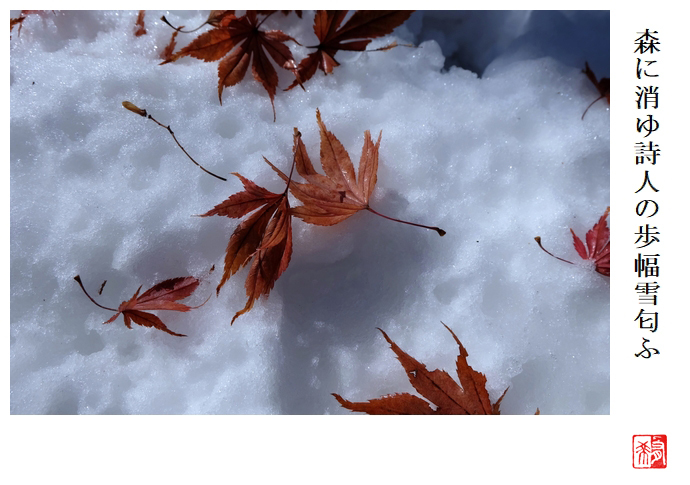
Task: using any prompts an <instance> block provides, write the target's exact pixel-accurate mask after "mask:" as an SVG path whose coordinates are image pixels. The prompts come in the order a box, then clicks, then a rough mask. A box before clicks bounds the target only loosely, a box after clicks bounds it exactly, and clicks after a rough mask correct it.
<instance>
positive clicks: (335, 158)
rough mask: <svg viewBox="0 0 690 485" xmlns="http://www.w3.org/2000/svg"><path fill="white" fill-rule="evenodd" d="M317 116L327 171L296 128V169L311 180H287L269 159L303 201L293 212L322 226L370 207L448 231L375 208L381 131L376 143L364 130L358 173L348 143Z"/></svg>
mask: <svg viewBox="0 0 690 485" xmlns="http://www.w3.org/2000/svg"><path fill="white" fill-rule="evenodd" d="M316 120H317V122H318V124H319V130H320V133H321V152H320V154H321V166H322V167H323V170H324V172H325V174H326V175H322V174H320V173H318V172H317V171H316V170H315V169H314V166H313V165H312V163H311V160H310V159H309V155H308V154H307V150H306V147H305V146H304V143H303V142H302V135H301V133H300V132H299V131H298V130H297V128H295V133H294V137H293V138H294V148H293V151H294V153H295V167H296V169H297V173H298V174H300V175H301V176H302V177H304V178H305V179H306V180H307V181H308V182H309V183H306V184H305V183H299V182H295V181H290V182H288V177H287V176H286V175H285V174H284V173H283V172H281V171H280V170H279V169H278V168H276V167H275V166H274V165H273V164H272V163H271V162H269V161H268V160H266V162H267V163H268V164H269V165H270V166H271V167H272V168H273V170H275V172H276V173H277V174H278V175H279V176H280V177H281V178H282V179H283V180H285V181H286V182H288V184H289V187H290V191H291V192H292V195H294V196H295V197H296V198H297V199H299V200H300V202H302V204H304V205H302V206H298V207H295V208H293V209H292V210H291V213H292V215H295V216H297V217H299V218H300V219H302V220H303V221H304V222H308V223H310V224H316V225H321V226H331V225H333V224H337V223H339V222H342V221H344V220H345V219H347V218H348V217H350V216H352V215H353V214H356V213H357V212H359V211H361V210H368V211H369V212H372V213H374V214H376V215H378V216H381V217H384V218H386V219H390V220H393V221H396V222H402V223H404V224H410V225H412V226H417V227H423V228H425V229H433V230H434V231H436V232H438V234H439V235H441V236H443V235H444V234H445V233H446V232H445V231H444V230H443V229H440V228H438V227H430V226H424V225H422V224H416V223H413V222H407V221H401V220H399V219H395V218H392V217H388V216H386V215H383V214H381V213H379V212H376V211H375V210H374V209H372V208H371V207H370V206H369V198H370V197H371V194H372V193H373V191H374V188H375V186H376V173H377V171H378V166H379V145H380V143H381V133H379V137H378V140H377V141H376V143H375V144H374V142H373V141H372V139H371V134H370V133H369V130H367V131H365V132H364V146H363V147H362V156H361V158H360V160H359V170H358V176H357V177H356V176H355V169H354V166H353V165H352V161H351V160H350V156H349V155H348V153H347V151H346V150H345V147H343V145H342V143H340V141H339V140H338V139H337V138H336V137H335V135H334V134H333V133H331V132H330V131H328V130H327V129H326V125H325V124H324V123H323V121H322V120H321V113H320V112H319V110H318V109H317V110H316Z"/></svg>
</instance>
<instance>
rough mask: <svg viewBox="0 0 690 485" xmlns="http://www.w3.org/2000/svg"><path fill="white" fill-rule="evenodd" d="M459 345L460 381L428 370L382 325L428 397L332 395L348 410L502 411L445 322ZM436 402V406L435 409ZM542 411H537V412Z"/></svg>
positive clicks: (409, 373)
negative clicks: (359, 399)
mask: <svg viewBox="0 0 690 485" xmlns="http://www.w3.org/2000/svg"><path fill="white" fill-rule="evenodd" d="M443 325H444V326H445V327H446V328H447V329H448V331H449V332H450V333H451V335H452V336H453V338H454V339H455V341H456V342H457V344H458V347H459V349H460V353H459V355H458V359H457V362H456V372H457V374H458V379H459V380H460V384H459V385H458V383H457V382H455V381H454V380H453V378H452V377H451V376H450V375H449V374H448V373H447V372H446V371H443V370H438V369H436V370H433V371H429V370H427V368H426V366H425V365H424V364H422V363H421V362H419V361H418V360H416V359H414V358H413V357H411V356H410V355H409V354H407V353H406V352H404V351H403V350H402V349H400V347H398V346H397V345H396V344H395V342H393V341H392V340H391V339H390V338H389V337H388V335H386V332H384V331H383V330H381V329H380V328H379V331H380V332H381V333H382V334H383V337H384V338H385V339H386V341H387V342H388V343H389V344H390V346H391V349H392V350H393V352H395V355H396V356H397V357H398V360H399V361H400V363H401V364H402V366H403V368H404V369H405V372H406V373H407V377H408V379H409V380H410V383H411V384H412V386H413V387H414V388H415V390H416V391H417V392H418V393H419V394H421V395H422V396H424V398H426V399H427V400H428V402H427V401H425V400H424V399H422V398H420V397H417V396H415V395H413V394H408V393H400V394H391V395H387V396H383V397H380V398H378V399H370V400H369V401H367V402H351V401H348V400H346V399H343V398H342V397H340V396H339V395H338V394H333V396H334V397H335V398H336V400H337V401H338V402H339V403H340V405H341V406H343V407H344V408H345V409H349V410H350V411H357V412H363V413H367V414H500V410H499V407H500V405H501V400H502V399H503V396H505V394H506V392H507V391H508V389H506V390H505V391H503V394H502V395H501V397H500V398H498V401H496V402H495V403H494V404H491V400H490V399H489V393H488V392H487V390H486V377H485V376H484V374H482V373H481V372H477V371H475V370H474V369H472V367H470V365H469V364H468V363H467V355H468V354H467V351H466V350H465V347H463V345H462V344H461V343H460V340H459V339H458V337H457V336H456V335H455V333H453V331H452V330H451V329H450V328H449V327H448V326H447V325H446V324H445V323H444V324H443ZM429 403H431V404H433V405H434V406H435V408H432V407H431V405H430V404H429ZM538 413H539V410H537V414H538Z"/></svg>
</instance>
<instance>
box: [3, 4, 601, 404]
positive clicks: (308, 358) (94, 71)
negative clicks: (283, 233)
mask: <svg viewBox="0 0 690 485" xmlns="http://www.w3.org/2000/svg"><path fill="white" fill-rule="evenodd" d="M162 14H165V15H166V16H167V18H168V19H170V21H171V22H172V23H174V24H176V25H181V24H182V25H185V26H187V28H191V27H194V26H197V25H199V24H201V23H202V22H203V21H204V20H205V17H206V15H207V12H154V11H150V12H147V14H146V28H147V30H148V33H147V35H144V36H141V37H135V36H134V35H133V31H134V22H135V19H136V12H88V11H72V12H56V13H55V14H52V13H49V14H42V15H31V16H29V17H28V18H27V19H26V21H25V22H24V24H23V28H22V32H21V35H19V36H18V35H16V30H15V33H13V35H12V39H11V41H10V104H11V113H10V120H11V126H10V133H11V138H10V144H11V146H10V164H11V171H10V172H11V263H10V268H11V309H10V313H11V327H10V331H11V337H10V342H11V343H10V345H11V347H10V356H11V357H10V362H11V371H10V412H11V413H13V414H74V413H80V414H97V413H115V414H123V413H124V414H167V413H192V414H193V413H218V414H266V413H275V414H324V413H332V414H349V411H346V410H344V409H342V408H341V407H340V406H339V405H338V403H337V402H336V401H335V399H334V398H333V397H332V396H331V393H338V394H340V395H341V396H343V397H344V398H346V399H349V400H354V401H357V400H360V401H361V400H366V399H372V398H376V397H379V396H382V395H384V394H387V393H393V392H414V390H413V389H412V387H411V385H410V384H409V381H408V380H407V377H406V375H405V372H404V370H403V369H402V367H401V366H400V364H399V362H398V361H397V359H396V358H395V355H394V354H393V352H392V351H391V350H390V348H389V346H388V345H387V343H386V342H385V340H384V339H383V337H382V336H381V334H380V333H379V332H378V330H376V328H377V327H379V328H381V329H383V330H385V331H386V332H387V334H388V335H389V336H390V337H391V339H393V340H394V341H395V342H396V343H397V344H398V345H399V346H400V347H401V348H402V349H403V350H405V351H407V352H408V353H410V354H411V355H412V356H414V357H415V358H417V359H418V360H420V361H422V362H424V363H426V364H427V366H428V368H429V369H434V368H443V369H446V370H448V371H449V372H450V373H451V374H454V368H455V358H456V356H457V351H458V349H457V345H456V344H455V342H454V341H453V339H452V337H451V335H450V334H449V333H448V331H447V330H446V329H445V328H444V327H443V325H442V324H441V321H443V322H444V323H445V324H446V325H448V326H449V327H450V328H452V329H453V330H454V332H455V333H456V334H457V336H458V337H459V338H460V340H461V341H462V342H463V344H464V346H465V347H466V349H467V350H468V352H469V359H468V360H469V363H470V365H472V366H473V367H474V368H475V369H476V370H479V371H481V372H483V373H485V374H486V377H487V380H488V385H487V388H488V389H489V392H490V394H491V397H492V399H493V400H495V399H497V398H498V397H499V396H500V395H501V393H502V392H503V390H504V389H505V388H506V387H508V386H510V389H509V391H508V393H507V394H506V396H505V398H504V399H503V401H502V405H501V409H502V411H503V413H504V414H532V413H534V411H535V410H536V408H537V407H538V408H539V409H540V410H541V412H542V414H606V413H608V412H609V376H610V372H609V281H608V279H607V278H605V277H602V276H601V275H599V274H597V273H595V272H594V271H593V270H592V268H591V266H589V265H587V264H585V263H577V264H576V265H568V264H565V263H562V262H560V261H558V260H556V259H553V258H551V257H549V256H548V255H546V254H545V253H543V252H542V251H541V250H540V249H539V248H538V247H537V245H536V243H535V242H534V237H535V236H541V237H542V240H543V242H544V245H545V246H546V247H547V248H548V249H549V250H550V251H551V252H553V253H554V254H557V255H559V256H561V257H564V258H566V259H570V260H572V261H577V260H578V259H579V258H578V256H577V254H576V252H575V250H574V248H573V245H572V238H571V236H570V231H569V228H571V227H572V228H573V229H574V231H575V232H576V233H577V234H579V235H580V236H581V237H584V234H585V233H586V231H587V230H588V229H590V228H591V227H592V225H593V224H594V223H595V222H597V220H598V219H599V217H600V216H601V214H602V213H603V212H604V210H605V209H606V207H607V206H608V205H609V161H610V156H609V112H608V106H607V105H606V104H605V102H603V101H600V102H598V103H597V104H595V105H594V106H593V107H592V108H591V109H590V111H589V112H588V113H587V116H586V117H585V119H584V120H581V116H582V113H583V111H584V109H585V108H586V107H587V105H589V103H590V102H591V101H592V100H594V99H595V98H596V97H597V96H598V93H597V92H596V89H595V88H594V86H593V85H592V84H591V83H590V81H589V80H588V79H587V78H586V77H585V76H584V74H582V72H581V70H582V68H583V66H584V63H585V61H588V62H589V64H590V66H592V69H593V70H594V72H595V73H596V74H597V76H599V77H602V76H607V75H608V42H609V41H608V12H574V13H562V12H539V13H530V12H499V11H496V12H494V11H492V12H473V13H469V14H468V13H461V12H453V13H439V12H433V13H422V12H418V13H415V14H414V15H413V17H412V18H411V19H410V20H409V21H408V22H407V23H406V24H405V25H404V26H402V27H401V28H399V29H397V30H396V32H395V35H394V36H388V37H386V38H383V39H377V40H375V41H374V42H373V43H372V47H374V48H375V47H380V46H384V45H387V44H388V43H390V42H391V41H393V40H398V42H401V43H410V42H414V43H417V44H419V48H417V49H412V48H406V47H398V48H395V49H393V50H390V51H386V52H373V53H357V54H351V53H339V54H338V56H337V58H338V60H339V61H340V62H341V66H340V67H338V68H336V70H335V71H334V75H332V76H324V75H323V74H322V73H320V72H319V73H317V74H316V76H315V77H314V78H313V79H312V80H310V81H309V82H308V83H307V84H306V88H307V91H306V92H304V91H302V90H301V89H294V90H292V91H290V92H281V91H279V92H278V93H277V95H276V98H275V108H276V113H277V121H276V122H275V123H274V122H273V112H272V109H271V104H270V102H269V99H268V96H267V94H266V92H265V91H264V89H263V87H261V85H260V84H259V83H257V82H256V81H254V80H253V79H251V78H250V77H249V74H248V77H247V79H245V80H244V81H243V82H242V83H241V84H239V85H238V86H235V87H232V88H226V90H225V92H224V94H223V105H222V106H221V105H220V104H219V103H218V95H217V90H216V86H217V74H216V69H217V64H216V63H203V62H202V61H199V60H196V59H189V58H185V59H182V60H180V61H177V62H175V63H172V64H167V65H164V66H159V65H158V63H159V62H160V60H159V58H158V55H159V52H160V51H161V50H162V48H163V47H164V46H165V45H166V44H167V42H168V40H169V37H170V33H171V31H170V29H169V27H167V26H165V25H164V24H163V23H162V22H160V21H159V20H158V19H159V18H160V16H161V15H162ZM304 17H305V18H304V19H303V20H299V19H298V18H297V17H296V16H294V15H290V16H288V17H283V16H282V15H281V14H276V15H274V16H273V17H271V18H270V19H269V20H268V21H267V22H266V23H265V26H266V27H269V28H281V29H283V30H284V31H285V32H286V33H288V34H289V35H292V36H293V37H295V38H297V39H305V41H304V42H303V43H304V45H312V43H315V37H314V35H313V32H312V27H311V25H312V23H311V19H312V18H313V13H310V12H305V15H304ZM463 24H464V25H467V26H468V29H469V33H465V34H462V33H459V32H461V31H462V26H463ZM482 27H484V28H482ZM194 36H195V34H186V35H185V34H180V35H179V36H178V46H183V45H184V44H186V43H187V42H189V41H191V39H193V38H194ZM432 37H436V38H438V39H439V40H438V42H437V41H435V40H427V39H430V38H432ZM583 38H586V39H587V42H580V41H579V40H578V39H583ZM468 42H473V43H474V44H472V47H468ZM439 43H440V44H441V45H439ZM475 45H476V49H475V47H474V46H475ZM290 48H291V50H292V52H293V53H294V54H295V57H296V58H298V59H300V58H302V57H303V56H305V55H306V53H308V52H309V50H308V49H306V48H303V47H300V46H295V45H293V44H290ZM444 53H445V54H446V56H448V57H449V58H452V59H453V62H458V63H460V65H464V66H466V67H469V68H472V69H474V70H475V71H477V72H480V73H482V77H479V76H478V75H477V74H475V73H474V72H471V71H469V70H464V69H462V68H458V67H450V68H449V69H447V70H444V69H443V68H444V63H445V62H446V57H445V56H444ZM289 82H290V75H289V74H288V73H282V74H281V82H280V86H281V87H286V86H287V85H288V84H289ZM124 100H129V101H131V102H133V103H135V104H136V105H138V106H140V107H141V108H145V109H147V110H148V112H149V113H150V114H151V115H153V116H154V117H155V118H156V119H158V120H159V121H161V122H162V123H164V124H168V123H169V124H170V126H171V128H172V129H173V130H174V131H175V134H176V136H177V137H178V138H179V140H180V142H181V143H182V144H183V145H184V147H185V148H186V149H187V151H188V152H190V154H192V156H193V157H194V158H195V159H196V160H197V161H199V162H200V163H201V164H202V165H204V166H205V167H206V168H208V169H209V170H211V171H213V172H216V173H219V174H221V175H224V176H228V175H229V174H230V173H231V172H239V173H241V174H242V175H244V176H245V177H247V178H249V179H251V180H254V181H255V182H256V183H258V184H259V185H261V186H263V187H266V188H267V189H269V190H273V191H276V192H279V191H282V190H283V188H284V184H283V183H282V182H281V181H280V180H279V179H278V178H277V177H276V176H275V174H273V172H272V171H271V170H270V168H269V167H268V166H267V165H266V164H265V163H264V162H263V160H262V156H265V157H266V158H268V159H269V160H271V161H272V162H273V163H274V164H276V165H277V166H278V167H281V168H282V169H283V170H284V171H287V170H289V164H290V163H291V150H292V131H293V127H298V128H299V129H300V131H301V132H302V134H303V139H304V141H305V144H306V146H307V150H308V151H309V153H310V154H311V157H312V161H313V162H314V163H315V165H316V166H317V167H318V165H319V164H318V152H319V142H318V129H317V125H316V118H315V111H316V108H319V109H320V111H321V114H322V117H323V120H324V122H325V124H326V126H327V127H328V129H329V130H330V131H332V132H333V133H334V134H335V135H336V136H337V137H338V138H339V139H340V141H341V142H342V143H343V144H344V146H345V148H346V149H347V150H348V152H349V153H350V156H351V158H352V160H353V162H354V163H355V166H356V165H357V163H358V161H359V156H360V153H361V147H362V141H363V133H364V131H365V130H367V129H368V130H371V132H372V134H373V135H374V137H376V136H377V135H378V133H379V131H382V132H383V136H382V141H381V149H380V166H379V173H378V184H377V188H376V190H375V191H374V195H373V198H372V201H371V205H372V207H373V208H375V209H376V210H377V211H379V212H382V213H384V214H387V215H390V216H393V217H397V218H401V219H405V220H409V221H414V222H419V223H423V224H428V225H437V226H440V227H442V228H443V229H445V230H446V231H447V235H446V236H445V237H443V238H440V237H439V236H438V235H437V234H436V233H435V232H432V231H427V230H424V229H419V228H415V227H411V226H407V225H403V224H397V223H394V222H391V221H388V220H385V219H382V218H379V217H376V216H374V215H373V214H370V213H366V212H365V213H360V214H357V215H355V216H353V217H352V218H350V219H348V220H347V221H345V222H343V223H341V224H338V225H336V226H332V227H319V226H313V225H307V224H304V223H302V222H301V221H299V220H295V221H294V222H293V235H294V252H293V255H292V260H291V263H290V266H289V268H288V269H287V271H286V272H285V273H284V274H283V276H282V277H281V278H280V280H279V281H278V282H277V283H276V285H275V288H274V290H273V291H272V292H271V294H270V296H269V298H268V299H261V300H259V301H258V302H257V303H256V304H255V307H254V309H253V310H252V311H251V312H249V313H248V314H246V315H244V316H241V317H240V318H239V319H238V320H237V321H236V322H235V324H234V325H232V326H230V319H231V318H232V316H233V315H234V314H235V312H237V311H238V310H240V309H241V308H242V307H243V306H244V303H245V301H246V297H245V293H244V278H245V276H246V269H245V270H243V271H241V272H240V273H238V274H237V275H235V276H233V278H231V279H230V281H229V282H228V283H227V284H226V285H225V287H224V288H223V289H222V290H221V292H220V295H219V297H218V298H216V297H215V296H213V297H212V298H211V300H210V301H209V302H208V303H207V304H206V305H205V306H203V307H202V308H200V309H197V310H194V311H192V312H190V313H176V312H159V315H160V316H161V318H162V319H163V321H165V322H166V324H167V325H168V327H169V328H171V329H172V330H174V331H177V332H181V333H185V334H187V335H188V337H186V338H177V337H174V336H171V335H168V334H165V333H163V332H160V331H158V330H154V329H146V328H143V327H139V326H136V325H135V326H134V328H133V329H132V330H128V329H127V328H126V327H125V326H124V325H123V321H122V317H120V318H119V320H118V321H116V322H115V323H112V324H110V325H103V322H104V321H105V320H107V319H108V318H109V317H110V316H111V313H109V312H107V311H105V310H102V309H100V308H98V307H96V306H94V305H93V304H92V303H91V302H90V301H89V300H88V299H87V298H86V297H85V296H84V294H83V293H82V292H81V290H80V289H79V287H78V285H77V284H76V283H75V282H74V280H73V278H74V276H75V275H77V274H80V275H81V277H82V279H83V281H84V283H85V285H86V287H87V289H89V291H90V292H91V294H92V296H94V297H95V298H96V299H97V300H98V301H99V302H100V303H101V304H102V305H105V306H110V307H116V306H117V305H118V304H119V303H120V302H121V301H123V300H126V299H129V298H130V297H131V296H132V294H133V293H134V291H135V290H136V289H137V288H138V287H139V286H140V285H143V287H144V289H146V288H148V287H150V286H152V285H153V284H155V283H157V282H159V281H162V280H164V279H167V278H172V277H177V276H184V275H197V276H203V275H204V274H206V273H207V271H208V270H209V268H210V267H211V266H212V265H216V268H217V269H216V271H215V272H214V273H213V274H212V276H211V277H210V278H209V279H208V281H207V282H206V283H205V284H204V286H203V287H202V289H201V290H199V291H197V294H196V295H195V296H194V297H193V298H191V299H190V300H189V302H190V303H191V304H196V303H200V302H201V301H203V299H204V298H205V297H206V296H207V295H209V294H213V293H214V289H215V286H216V284H217V282H218V281H219V279H220V276H221V269H222V262H223V257H224V252H225V248H226V245H227V241H228V238H229V237H230V234H231V233H232V231H233V230H234V228H235V227H236V221H235V220H230V219H226V218H221V217H211V218H199V217H195V215H198V214H202V213H204V212H206V211H208V210H209V209H210V208H212V207H213V206H215V205H216V204H218V203H220V202H221V201H223V200H225V199H226V198H227V197H228V196H230V195H231V194H233V193H236V192H238V191H239V190H241V184H240V183H239V181H238V180H237V179H235V178H234V177H232V176H229V177H230V178H229V180H228V182H222V181H219V180H217V179H215V178H212V177H210V176H208V175H206V174H204V173H203V172H202V171H201V170H199V169H198V168H197V167H195V166H194V165H193V164H192V163H191V162H190V161H189V160H188V159H187V158H186V157H185V156H184V154H183V153H182V152H181V151H180V150H179V148H178V147H177V146H176V145H175V143H174V141H173V140H172V138H171V137H170V136H169V134H168V133H167V132H166V131H165V130H163V129H161V128H160V127H158V126H156V125H155V124H154V123H152V122H151V121H148V120H145V119H144V118H140V117H138V116H136V115H134V114H132V113H131V112H129V111H126V110H125V109H123V108H122V106H121V102H122V101H124ZM319 168H320V167H319ZM293 205H294V204H293ZM103 280H107V285H106V286H105V288H104V291H103V294H102V295H100V296H98V295H97V291H98V288H99V286H100V284H101V283H102V281H103Z"/></svg>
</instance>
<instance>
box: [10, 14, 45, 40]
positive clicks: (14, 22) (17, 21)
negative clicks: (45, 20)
mask: <svg viewBox="0 0 690 485" xmlns="http://www.w3.org/2000/svg"><path fill="white" fill-rule="evenodd" d="M41 12H42V10H22V11H21V12H20V13H19V17H16V18H10V33H12V29H14V26H15V25H19V28H18V29H17V37H19V34H21V32H22V25H24V19H26V16H27V15H31V14H36V13H41ZM10 37H11V36H10Z"/></svg>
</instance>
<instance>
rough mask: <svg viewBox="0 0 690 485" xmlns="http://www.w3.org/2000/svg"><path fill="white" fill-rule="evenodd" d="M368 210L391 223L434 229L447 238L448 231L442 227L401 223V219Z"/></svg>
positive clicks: (369, 208)
mask: <svg viewBox="0 0 690 485" xmlns="http://www.w3.org/2000/svg"><path fill="white" fill-rule="evenodd" d="M367 210H368V211H369V212H373V213H374V214H376V215H377V216H381V217H384V218H386V219H389V220H391V221H395V222H402V223H403V224H409V225H410V226H417V227H423V228H424V229H432V230H434V231H436V232H437V233H438V235H439V236H445V235H446V231H444V230H443V229H441V228H440V227H432V226H425V225H424V224H416V223H414V222H408V221H401V220H400V219H396V218H394V217H388V216H386V215H383V214H381V213H380V212H376V211H375V210H374V209H372V208H371V207H367Z"/></svg>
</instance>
